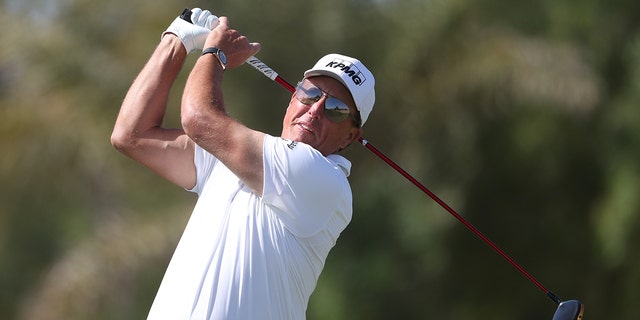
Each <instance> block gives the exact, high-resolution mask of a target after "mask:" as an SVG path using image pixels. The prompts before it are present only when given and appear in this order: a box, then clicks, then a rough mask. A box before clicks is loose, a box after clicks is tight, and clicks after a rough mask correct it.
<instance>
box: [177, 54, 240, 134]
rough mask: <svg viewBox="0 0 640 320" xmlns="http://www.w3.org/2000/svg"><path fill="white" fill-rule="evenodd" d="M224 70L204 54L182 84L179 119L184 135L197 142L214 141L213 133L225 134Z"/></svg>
mask: <svg viewBox="0 0 640 320" xmlns="http://www.w3.org/2000/svg"><path fill="white" fill-rule="evenodd" d="M223 76H224V71H223V69H222V66H221V65H220V63H219V62H218V61H217V60H216V58H215V57H214V56H213V55H211V54H207V55H204V56H201V57H199V58H198V61H196V64H195V67H194V68H193V70H192V71H191V74H190V75H189V78H188V79H187V83H186V85H185V90H184V94H183V97H182V108H181V118H182V122H183V127H184V128H185V131H187V134H188V135H189V136H190V137H191V139H193V140H194V141H196V142H199V141H200V140H202V138H205V137H200V135H203V134H204V135H206V139H216V137H217V136H218V135H211V134H210V133H213V132H217V133H220V132H227V130H226V128H225V127H224V126H225V125H227V121H231V119H230V118H229V117H228V115H227V113H226V110H225V106H224V98H223V93H222V78H223Z"/></svg>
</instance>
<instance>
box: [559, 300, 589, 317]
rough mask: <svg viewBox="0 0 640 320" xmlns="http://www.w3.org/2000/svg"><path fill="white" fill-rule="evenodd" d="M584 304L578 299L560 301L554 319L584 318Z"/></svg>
mask: <svg viewBox="0 0 640 320" xmlns="http://www.w3.org/2000/svg"><path fill="white" fill-rule="evenodd" d="M582 312H583V306H582V303H580V301H578V300H569V301H564V302H562V303H560V305H559V306H558V310H556V313H555V314H554V315H553V320H580V319H582Z"/></svg>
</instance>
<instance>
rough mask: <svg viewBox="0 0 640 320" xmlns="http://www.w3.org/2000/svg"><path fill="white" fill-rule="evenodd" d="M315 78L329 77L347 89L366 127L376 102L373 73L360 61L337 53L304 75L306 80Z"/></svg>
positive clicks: (327, 57) (325, 58)
mask: <svg viewBox="0 0 640 320" xmlns="http://www.w3.org/2000/svg"><path fill="white" fill-rule="evenodd" d="M313 76H329V77H332V78H334V79H336V80H338V81H340V82H341V83H342V84H343V85H344V86H345V87H347V89H349V91H350V92H351V96H352V97H353V101H355V103H356V108H358V111H359V112H360V117H361V118H362V124H363V125H364V123H365V121H367V118H369V114H370V113H371V110H372V109H373V104H374V103H375V100H376V93H375V89H374V86H375V82H376V81H375V79H374V78H373V74H372V73H371V71H369V69H367V67H365V66H364V64H362V62H360V60H358V59H355V58H351V57H347V56H344V55H341V54H336V53H331V54H328V55H326V56H324V57H322V58H321V59H320V60H318V62H316V64H315V66H313V68H311V69H309V70H307V71H305V73H304V77H305V78H309V77H313Z"/></svg>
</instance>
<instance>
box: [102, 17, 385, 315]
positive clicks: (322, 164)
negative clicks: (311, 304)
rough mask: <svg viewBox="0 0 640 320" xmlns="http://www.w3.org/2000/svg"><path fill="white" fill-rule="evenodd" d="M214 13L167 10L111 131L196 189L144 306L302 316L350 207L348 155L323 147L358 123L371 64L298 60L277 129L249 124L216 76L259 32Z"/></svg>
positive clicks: (251, 49)
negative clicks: (177, 111) (173, 111)
mask: <svg viewBox="0 0 640 320" xmlns="http://www.w3.org/2000/svg"><path fill="white" fill-rule="evenodd" d="M216 19H217V18H216V17H215V16H213V15H211V13H210V12H208V11H206V10H205V11H202V10H200V9H194V10H193V14H192V17H191V20H192V21H193V24H190V23H187V22H185V21H182V20H181V19H176V20H175V21H174V22H173V23H172V24H171V26H170V27H169V28H168V29H167V31H166V32H165V33H164V34H163V37H162V38H161V41H160V44H159V45H158V47H157V48H156V50H155V51H154V53H153V54H152V56H151V58H150V59H149V61H148V62H147V64H146V65H145V67H144V68H143V69H142V71H141V72H140V74H139V76H138V77H137V78H136V80H135V81H134V83H133V84H132V85H131V88H130V89H129V91H128V93H127V95H126V97H125V99H124V101H123V104H122V107H121V110H120V113H119V115H118V119H117V120H116V124H115V127H114V131H113V134H112V136H111V141H112V143H113V145H114V146H115V147H116V148H117V149H118V150H119V151H120V152H122V153H124V154H125V155H127V156H129V157H131V158H132V159H134V160H136V161H138V162H140V163H142V164H144V165H146V166H147V167H149V168H150V169H152V170H153V171H155V172H156V173H158V174H159V175H160V176H162V177H164V178H166V179H167V180H169V181H171V182H172V183H174V184H176V185H178V186H180V187H183V188H185V189H187V190H189V191H193V192H196V193H197V194H198V201H197V203H196V206H195V208H194V210H193V213H192V216H191V218H190V220H189V222H188V224H187V226H186V229H185V231H184V234H183V236H182V238H181V239H180V242H179V244H178V246H177V248H176V251H175V252H174V255H173V257H172V259H171V262H170V263H169V266H168V268H167V271H166V273H165V275H164V278H163V280H162V284H161V285H160V289H159V290H158V293H157V295H156V298H155V300H154V303H153V306H152V307H151V310H150V313H149V316H148V319H216V320H221V319H278V320H283V319H304V318H305V311H306V308H307V304H308V300H309V296H310V295H311V293H312V292H313V290H314V288H315V285H316V281H317V279H318V276H319V275H320V272H321V270H322V268H323V266H324V261H325V258H326V257H327V254H328V253H329V250H330V249H331V248H332V247H333V245H334V244H335V242H336V240H337V238H338V236H339V234H340V232H342V231H343V230H344V228H345V227H346V226H347V224H348V223H349V221H350V219H351V213H352V206H351V201H352V198H351V190H350V187H349V184H348V181H347V176H348V175H349V171H350V168H351V164H350V162H349V161H348V160H346V159H345V158H344V157H342V156H340V155H337V154H336V152H338V151H340V150H342V149H344V148H346V147H347V146H349V145H350V144H351V143H352V142H354V141H355V140H356V139H358V137H359V136H360V134H361V132H362V131H361V125H362V123H364V121H366V119H367V117H368V116H369V113H370V112H371V109H372V108H373V103H374V78H373V75H372V74H371V73H370V72H369V70H367V68H366V67H365V66H364V65H363V64H362V63H361V62H360V61H358V60H356V59H353V58H349V57H346V56H342V55H336V54H332V55H327V56H325V57H323V58H322V59H320V60H319V61H318V63H317V64H316V65H315V66H314V67H313V68H312V69H310V70H308V71H307V72H305V78H304V79H303V81H301V82H300V84H299V85H298V87H297V90H296V93H294V94H293V95H292V97H291V100H290V101H289V106H288V108H287V110H286V113H285V115H284V120H283V128H282V133H281V136H280V137H278V138H276V137H273V136H270V135H267V134H265V133H262V132H259V131H255V130H252V129H249V128H247V127H245V126H244V125H242V124H241V123H239V122H238V121H236V120H234V119H233V118H231V117H229V116H228V115H227V113H226V112H225V107H226V106H225V101H224V99H223V94H222V89H221V84H222V79H223V77H224V74H225V72H229V71H230V70H231V69H234V68H236V67H238V66H239V65H241V64H242V63H243V62H244V61H245V60H246V59H247V58H249V57H250V56H252V55H254V54H256V53H257V52H258V51H259V50H260V44H259V43H250V42H249V41H248V40H247V38H246V37H244V36H242V35H240V34H239V33H238V32H237V31H236V30H233V29H230V28H229V25H228V19H227V18H226V17H220V18H219V19H217V20H216ZM216 24H217V27H215V28H212V27H214V26H215V25H216ZM210 29H213V30H210ZM203 48H204V50H203ZM189 52H198V53H199V54H201V56H200V57H199V58H198V59H197V61H196V63H195V66H194V67H193V70H192V71H191V73H190V75H189V77H188V80H187V82H186V85H185V88H184V93H183V98H182V107H181V118H182V127H183V128H182V129H166V128H162V127H161V124H162V119H163V117H164V113H165V109H166V107H167V106H166V104H167V97H168V94H169V90H170V88H171V86H172V84H173V82H174V80H175V79H176V77H177V75H178V72H179V71H180V69H181V67H182V64H183V62H184V60H185V57H186V55H187V53H189Z"/></svg>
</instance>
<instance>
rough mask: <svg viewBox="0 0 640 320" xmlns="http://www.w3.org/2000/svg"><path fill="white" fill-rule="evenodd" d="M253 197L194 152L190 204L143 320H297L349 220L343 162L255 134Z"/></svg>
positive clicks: (213, 162)
mask: <svg viewBox="0 0 640 320" xmlns="http://www.w3.org/2000/svg"><path fill="white" fill-rule="evenodd" d="M263 162H264V163H263V165H264V189H263V196H262V197H259V196H257V195H256V194H255V193H253V192H252V191H251V190H250V189H249V188H247V187H246V186H245V185H244V183H242V181H240V180H239V179H238V178H237V177H236V176H235V175H234V174H233V173H232V172H231V171H229V169H227V167H225V166H224V165H223V164H222V163H221V162H220V161H218V160H217V159H216V158H215V157H213V156H212V155H211V154H209V153H208V152H206V151H205V150H203V149H201V148H200V147H196V152H195V165H196V169H197V184H196V186H195V187H194V189H193V190H191V191H193V192H196V193H198V202H197V203H196V206H195V208H194V210H193V213H192V215H191V218H190V220H189V222H188V224H187V227H186V229H185V231H184V233H183V235H182V238H181V239H180V242H179V244H178V246H177V248H176V251H175V252H174V254H173V257H172V259H171V262H170V263H169V266H168V268H167V271H166V273H165V275H164V278H163V280H162V283H161V285H160V289H159V290H158V293H157V295H156V298H155V300H154V302H153V305H152V307H151V310H150V312H149V316H148V318H147V319H153V320H155V319H207V320H228V319H260V320H269V319H273V320H286V319H305V312H306V309H307V303H308V301H309V296H310V295H311V293H312V292H313V290H314V288H315V286H316V282H317V279H318V276H319V275H320V272H321V271H322V268H323V266H324V261H325V259H326V257H327V254H328V253H329V250H330V249H331V248H332V247H333V246H334V244H335V243H336V240H337V238H338V236H339V235H340V232H342V231H343V230H344V228H345V227H346V226H347V224H348V223H349V221H350V220H351V213H352V203H351V201H352V199H351V189H350V186H349V183H348V181H347V176H348V175H349V171H350V169H351V163H350V162H349V161H348V160H347V159H345V158H344V157H342V156H339V155H329V156H328V157H325V156H323V155H322V154H321V153H319V152H318V151H317V150H315V149H313V148H311V147H310V146H308V145H306V144H303V143H296V142H291V141H287V140H283V139H281V138H277V137H272V136H268V135H267V136H265V139H264V161H263Z"/></svg>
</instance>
